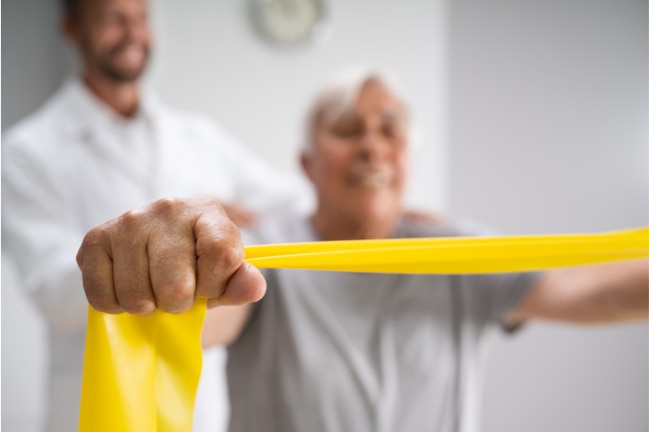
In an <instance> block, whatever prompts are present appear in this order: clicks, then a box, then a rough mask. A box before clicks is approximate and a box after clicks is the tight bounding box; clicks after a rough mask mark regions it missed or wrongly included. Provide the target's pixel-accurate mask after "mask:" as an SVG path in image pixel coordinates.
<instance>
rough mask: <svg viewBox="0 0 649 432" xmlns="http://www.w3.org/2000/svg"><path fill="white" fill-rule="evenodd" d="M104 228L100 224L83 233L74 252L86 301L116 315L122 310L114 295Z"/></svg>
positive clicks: (100, 309)
mask: <svg viewBox="0 0 649 432" xmlns="http://www.w3.org/2000/svg"><path fill="white" fill-rule="evenodd" d="M105 228H106V226H105V225H104V226H101V227H98V228H95V229H93V230H91V231H90V232H88V234H86V236H85V238H84V239H83V242H82V243H81V247H80V248H79V251H78V252H77V265H78V266H79V269H80V270H81V275H82V279H83V289H84V291H85V293H86V298H87V299H88V303H90V305H91V306H92V307H93V308H95V309H96V310H98V311H100V312H106V313H112V314H118V313H121V312H124V309H123V308H122V306H121V305H120V304H119V302H118V300H117V296H116V295H115V287H114V283H113V260H112V257H111V253H110V241H109V238H108V236H107V235H106V231H105Z"/></svg>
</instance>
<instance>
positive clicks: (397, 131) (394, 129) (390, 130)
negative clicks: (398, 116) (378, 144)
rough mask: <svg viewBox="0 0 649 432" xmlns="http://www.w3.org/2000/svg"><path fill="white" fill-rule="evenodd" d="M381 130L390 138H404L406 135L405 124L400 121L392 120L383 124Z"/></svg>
mask: <svg viewBox="0 0 649 432" xmlns="http://www.w3.org/2000/svg"><path fill="white" fill-rule="evenodd" d="M381 132H382V133H383V135H384V136H385V137H386V138H389V139H402V138H404V136H405V130H404V127H403V124H401V122H399V121H390V122H386V123H384V124H383V126H382V127H381Z"/></svg>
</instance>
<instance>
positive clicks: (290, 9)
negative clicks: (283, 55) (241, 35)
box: [250, 0, 329, 46]
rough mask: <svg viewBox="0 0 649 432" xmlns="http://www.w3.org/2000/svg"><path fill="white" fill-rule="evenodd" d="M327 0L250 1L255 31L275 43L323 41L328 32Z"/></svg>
mask: <svg viewBox="0 0 649 432" xmlns="http://www.w3.org/2000/svg"><path fill="white" fill-rule="evenodd" d="M328 13H329V10H328V5H327V1H326V0H250V18H251V19H252V23H253V26H254V27H255V30H256V31H257V33H258V34H259V35H260V36H261V37H262V38H263V39H265V40H267V41H269V42H271V43H273V44H275V45H278V46H298V45H305V44H308V43H314V42H322V41H324V39H325V38H326V36H327V35H328V33H329V32H328V29H329V19H328Z"/></svg>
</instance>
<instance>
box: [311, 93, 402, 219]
mask: <svg viewBox="0 0 649 432" xmlns="http://www.w3.org/2000/svg"><path fill="white" fill-rule="evenodd" d="M320 117H321V119H320V120H318V121H317V122H316V123H317V124H316V125H315V128H314V136H313V148H312V151H311V153H309V154H306V155H305V156H304V159H303V164H304V168H305V171H306V173H307V175H308V176H309V178H310V179H311V181H312V182H313V184H314V186H315V188H316V192H317V194H318V202H319V206H320V207H321V208H324V207H325V206H326V208H328V209H330V210H333V213H337V214H343V215H345V217H348V218H352V219H353V220H355V221H357V222H358V223H362V222H363V220H367V218H384V217H388V218H392V217H394V216H395V215H397V214H399V213H400V212H401V204H402V198H403V192H404V188H405V181H406V169H407V161H408V137H407V119H406V113H405V109H404V107H403V105H402V103H401V102H400V101H399V100H397V99H396V98H395V96H393V95H392V94H391V93H390V92H389V91H388V90H387V89H386V87H385V86H384V85H383V84H381V83H380V82H379V81H376V80H370V81H368V82H366V83H365V85H364V86H363V88H362V90H361V91H360V93H359V95H358V97H357V99H356V101H355V103H354V104H353V106H352V107H351V108H350V109H349V110H348V111H347V112H344V113H342V114H341V115H340V116H338V117H337V118H335V119H333V120H331V121H327V120H326V119H323V118H322V117H323V116H322V115H321V116H320Z"/></svg>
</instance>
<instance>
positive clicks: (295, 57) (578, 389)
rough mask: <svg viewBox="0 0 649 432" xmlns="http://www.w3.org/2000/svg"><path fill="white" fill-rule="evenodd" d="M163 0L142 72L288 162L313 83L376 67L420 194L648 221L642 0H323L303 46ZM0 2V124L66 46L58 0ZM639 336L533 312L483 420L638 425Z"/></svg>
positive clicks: (7, 402) (497, 213)
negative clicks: (416, 134)
mask: <svg viewBox="0 0 649 432" xmlns="http://www.w3.org/2000/svg"><path fill="white" fill-rule="evenodd" d="M155 1H156V2H155V10H154V16H155V20H156V23H157V24H158V41H159V49H158V51H157V54H156V58H155V62H154V67H153V69H152V71H151V74H150V81H151V83H152V84H153V85H154V86H155V87H156V88H157V90H158V91H159V92H160V93H161V94H162V95H163V96H164V97H165V98H166V99H167V100H168V101H169V102H172V103H174V104H177V105H180V106H183V107H187V108H191V109H196V110H200V111H204V112H207V113H208V114H210V115H212V116H213V117H214V118H216V119H218V120H219V121H220V122H221V123H222V124H223V125H224V126H225V127H226V128H228V129H229V130H230V131H231V132H233V134H235V135H236V136H238V137H239V138H240V139H241V140H242V142H244V143H245V144H246V145H248V146H249V147H251V148H252V149H253V150H254V151H255V152H257V153H258V154H260V155H261V156H263V157H265V158H267V159H268V160H270V161H271V162H272V163H273V164H274V165H276V166H278V167H280V168H284V169H288V170H294V171H297V166H296V164H295V163H294V153H295V150H296V148H297V146H298V144H299V139H300V130H299V126H300V124H301V112H302V110H303V108H304V106H305V103H306V102H307V101H308V100H309V98H310V97H311V96H312V93H313V91H314V90H315V89H316V88H317V87H318V85H319V84H320V83H321V82H322V81H323V80H326V79H327V78H328V77H329V76H330V75H331V74H332V73H334V72H336V71H338V70H340V68H342V67H345V66H348V65H352V64H358V63H361V64H369V65H378V66H380V67H387V68H388V69H390V70H392V71H393V72H394V73H395V74H396V75H397V76H398V77H399V78H400V79H401V81H402V82H403V84H404V87H405V90H406V93H407V95H408V96H409V97H410V99H411V102H412V105H413V111H414V112H415V114H416V116H417V119H418V121H419V123H420V124H422V125H423V127H424V128H423V129H424V130H423V135H422V140H421V143H420V146H421V150H420V153H419V155H418V156H419V157H418V159H417V161H416V165H415V170H416V171H415V178H414V180H413V191H412V193H411V202H413V203H415V204H416V205H418V206H421V207H424V208H435V209H442V210H444V209H449V210H450V211H451V212H452V213H453V214H455V215H462V216H469V217H473V218H475V219H477V220H480V221H483V222H486V223H489V224H491V225H493V226H495V227H496V228H499V229H501V230H503V231H506V232H510V233H535V232H537V233H541V232H573V231H574V232H577V231H599V230H608V229H617V228H624V227H627V226H634V225H647V224H648V213H647V210H648V203H647V199H648V198H647V196H648V193H647V192H648V191H647V188H648V185H649V180H648V174H647V171H648V169H647V157H648V156H647V140H648V139H647V114H648V112H647V1H646V0H616V1H613V0H564V1H556V0H554V1H546V2H541V1H536V0H519V1H517V2H504V1H502V0H481V1H478V0H453V1H450V2H448V8H449V10H448V11H446V10H445V8H446V6H445V5H446V4H447V3H446V2H445V1H444V0H347V1H344V0H333V1H332V19H333V26H334V27H333V31H334V33H333V34H332V37H331V39H330V40H329V42H328V43H327V44H326V45H323V46H314V47H311V48H308V49H306V50H299V51H295V52H286V51H275V50H273V49H271V48H270V47H268V46H266V45H264V44H263V43H262V42H261V41H259V40H258V39H256V37H255V36H254V34H253V33H252V30H251V28H250V26H249V24H248V22H247V21H246V17H245V9H244V6H245V3H246V2H245V1H244V0H219V1H214V0H212V1H209V0H185V1H183V2H178V1H173V0H155ZM2 6H3V12H4V14H3V16H2V36H3V38H2V39H3V42H2V57H3V58H2V60H3V62H2V74H3V78H4V80H3V85H2V87H3V94H2V106H3V110H2V111H3V112H2V114H3V117H2V128H3V130H4V129H5V128H6V127H7V126H8V125H10V124H12V123H14V122H15V121H16V120H17V119H18V118H20V117H22V116H23V115H25V114H26V113H27V112H29V111H31V110H33V109H34V108H35V107H36V106H38V104H39V103H40V102H41V101H42V100H43V99H44V98H45V97H46V96H47V95H49V94H51V92H53V91H54V89H55V88H56V86H57V85H58V83H59V82H60V80H61V76H62V74H63V72H64V71H65V70H66V69H67V67H68V66H67V65H68V62H67V61H66V58H65V52H64V50H63V48H62V46H61V43H60V42H59V41H58V39H56V37H55V33H56V25H57V23H56V12H55V2H52V1H51V0H5V1H3V4H2ZM447 12H448V14H449V20H448V21H447V20H446V19H445V18H446V14H447ZM447 36H448V37H449V39H448V40H446V38H447ZM447 53H448V56H447ZM68 60H69V59H68ZM447 102H448V103H450V105H449V104H447ZM449 115H450V122H449V121H448V120H449ZM447 132H448V133H450V135H449V136H447ZM449 138H450V139H449ZM447 143H450V145H449V146H448V147H447ZM4 264H5V263H4V260H3V283H2V333H3V337H2V345H3V347H2V348H3V350H2V396H3V398H2V408H3V413H2V414H3V415H2V417H3V419H2V422H3V424H2V426H3V430H6V431H8V432H11V431H17V432H18V431H20V432H26V431H28V430H29V429H27V428H26V427H27V426H25V424H26V423H24V421H23V422H22V423H20V421H21V419H23V420H25V419H26V420H27V421H29V420H30V419H31V418H37V416H38V413H39V409H40V408H39V406H38V405H39V402H38V401H39V400H40V399H39V397H38V392H40V391H42V385H41V382H40V378H41V377H42V365H43V364H44V358H43V357H44V355H45V354H44V348H43V345H42V344H43V343H44V342H43V334H42V327H40V323H39V322H38V318H37V316H36V315H35V314H34V313H33V310H32V309H31V308H30V307H29V306H30V305H28V304H27V303H26V302H25V300H24V298H22V297H20V296H19V295H18V293H17V292H16V285H15V284H13V283H11V282H9V281H10V280H11V275H10V274H6V273H5V271H4V270H5V269H6V266H5V265H4ZM12 290H13V291H12ZM16 329H20V332H17V331H16ZM21 339H22V341H24V343H21ZM647 339H648V335H647V327H646V326H645V325H640V326H619V327H608V328H601V329H576V328H568V327H562V326H548V325H538V324H533V325H530V326H529V328H527V329H526V330H525V331H524V332H522V333H521V334H519V335H518V336H517V337H515V338H514V339H513V340H508V341H502V340H498V341H496V342H497V343H496V346H495V349H494V351H493V353H492V355H491V361H490V364H489V367H488V369H487V388H486V394H485V418H484V423H485V430H486V431H489V432H491V431H494V432H495V431H498V432H501V431H502V432H507V431H512V432H513V431H521V430H525V431H549V430H552V431H573V430H590V431H604V430H628V431H635V430H638V431H639V430H647V429H648V421H647V408H646V407H647V404H648V396H647V381H648V377H647V364H649V359H648V353H647V351H648V348H647ZM39 368H40V369H39ZM30 400H34V401H37V402H35V403H34V404H29V403H24V402H23V401H30ZM12 419H17V420H16V421H15V422H14V423H12V422H11V420H12ZM12 425H13V427H12ZM17 425H19V426H17Z"/></svg>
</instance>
